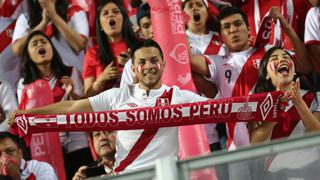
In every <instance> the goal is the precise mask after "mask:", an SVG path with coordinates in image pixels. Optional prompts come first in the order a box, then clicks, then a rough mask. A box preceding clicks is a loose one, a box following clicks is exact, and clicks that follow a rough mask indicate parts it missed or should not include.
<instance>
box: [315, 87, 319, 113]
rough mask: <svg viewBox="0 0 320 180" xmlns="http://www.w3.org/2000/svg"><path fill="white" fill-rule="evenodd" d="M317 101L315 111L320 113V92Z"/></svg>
mask: <svg viewBox="0 0 320 180" xmlns="http://www.w3.org/2000/svg"><path fill="white" fill-rule="evenodd" d="M316 98H317V101H314V102H315V104H316V108H315V111H316V112H320V92H317V97H316Z"/></svg>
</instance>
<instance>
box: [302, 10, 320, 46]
mask: <svg viewBox="0 0 320 180" xmlns="http://www.w3.org/2000/svg"><path fill="white" fill-rule="evenodd" d="M304 42H305V43H306V44H314V43H317V44H320V7H313V8H311V9H310V10H309V11H308V14H307V17H306V22H305V32H304Z"/></svg>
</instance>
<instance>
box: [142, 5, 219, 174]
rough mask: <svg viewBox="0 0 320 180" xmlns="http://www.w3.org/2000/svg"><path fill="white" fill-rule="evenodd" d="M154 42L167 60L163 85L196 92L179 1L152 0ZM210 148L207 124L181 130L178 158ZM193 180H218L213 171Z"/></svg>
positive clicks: (194, 154) (201, 172)
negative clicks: (205, 126) (205, 127)
mask: <svg viewBox="0 0 320 180" xmlns="http://www.w3.org/2000/svg"><path fill="white" fill-rule="evenodd" d="M148 3H149V5H150V12H151V20H152V28H153V33H154V39H155V41H157V42H158V43H159V45H160V46H161V49H162V51H163V54H164V59H165V61H166V68H165V72H164V73H163V82H164V83H165V84H166V85H169V86H172V85H177V86H179V87H180V88H181V89H187V90H190V91H193V92H195V91H196V88H195V86H194V83H193V81H192V76H191V69H190V64H189V55H188V46H187V39H186V33H185V23H184V17H183V14H182V10H181V1H180V0H161V1H160V0H149V1H148ZM208 154H210V149H209V145H208V140H207V137H206V134H205V130H204V125H192V126H182V127H179V157H180V159H188V158H191V157H195V156H201V155H208ZM191 177H192V179H216V176H215V172H214V170H212V169H211V170H209V171H208V170H201V171H196V172H195V173H191Z"/></svg>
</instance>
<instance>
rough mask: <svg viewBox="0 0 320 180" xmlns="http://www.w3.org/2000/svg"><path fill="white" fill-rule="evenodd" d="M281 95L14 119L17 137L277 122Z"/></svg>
mask: <svg viewBox="0 0 320 180" xmlns="http://www.w3.org/2000/svg"><path fill="white" fill-rule="evenodd" d="M281 95H282V93H281V92H279V91H277V92H270V93H261V94H254V95H251V96H242V97H233V98H225V99H219V100H210V101H203V102H196V103H186V104H175V105H169V106H158V107H145V108H136V109H124V110H112V111H103V112H90V113H76V114H66V115H28V114H25V115H17V117H16V122H17V125H18V127H19V135H20V136H23V135H26V134H32V133H40V132H54V131H105V130H130V129H147V128H160V127H172V126H183V125H192V124H203V123H220V122H241V121H246V122H249V121H280V120H281V116H280V112H281V110H280V100H279V97H280V96H281Z"/></svg>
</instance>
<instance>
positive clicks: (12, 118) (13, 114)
mask: <svg viewBox="0 0 320 180" xmlns="http://www.w3.org/2000/svg"><path fill="white" fill-rule="evenodd" d="M25 113H26V112H25V111H24V110H19V109H17V110H14V111H12V112H11V113H10V115H9V121H8V124H9V126H10V127H11V126H13V125H14V124H16V116H17V115H18V114H25Z"/></svg>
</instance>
